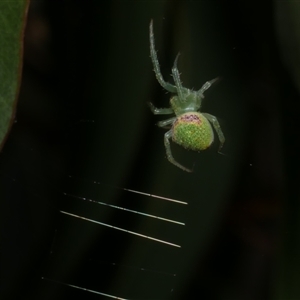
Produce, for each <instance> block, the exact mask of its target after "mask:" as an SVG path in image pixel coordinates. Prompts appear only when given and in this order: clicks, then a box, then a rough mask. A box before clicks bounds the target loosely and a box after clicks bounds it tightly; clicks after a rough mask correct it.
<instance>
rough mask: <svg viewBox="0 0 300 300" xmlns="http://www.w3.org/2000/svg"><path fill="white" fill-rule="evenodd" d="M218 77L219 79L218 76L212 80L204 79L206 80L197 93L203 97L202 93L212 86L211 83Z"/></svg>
mask: <svg viewBox="0 0 300 300" xmlns="http://www.w3.org/2000/svg"><path fill="white" fill-rule="evenodd" d="M219 79H220V78H219V77H217V78H215V79H213V80H211V81H206V82H205V83H204V84H203V85H202V87H201V89H200V90H199V91H197V94H199V95H200V96H201V98H204V95H203V93H204V92H205V91H206V90H208V89H209V88H210V87H211V86H212V84H213V83H215V82H216V81H218V80H219Z"/></svg>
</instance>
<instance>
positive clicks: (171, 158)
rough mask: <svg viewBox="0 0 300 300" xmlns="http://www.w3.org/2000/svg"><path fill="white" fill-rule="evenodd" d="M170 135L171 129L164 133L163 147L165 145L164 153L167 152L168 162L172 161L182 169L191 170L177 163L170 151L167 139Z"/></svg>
mask: <svg viewBox="0 0 300 300" xmlns="http://www.w3.org/2000/svg"><path fill="white" fill-rule="evenodd" d="M171 137H172V129H171V130H169V131H168V132H166V133H165V139H164V141H165V147H166V154H167V158H168V160H169V162H170V163H172V164H173V165H175V166H176V167H178V168H180V169H182V170H183V171H186V172H193V170H190V169H188V168H186V167H184V166H182V165H181V164H180V163H178V162H177V161H176V160H175V159H174V157H173V155H172V152H171V146H170V141H169V140H170V138H171Z"/></svg>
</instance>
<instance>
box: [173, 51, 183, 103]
mask: <svg viewBox="0 0 300 300" xmlns="http://www.w3.org/2000/svg"><path fill="white" fill-rule="evenodd" d="M179 55H180V53H178V54H177V56H176V58H175V61H174V65H173V68H172V75H173V79H174V82H175V85H176V87H177V93H178V96H179V99H180V100H181V101H182V100H183V99H184V98H183V95H182V90H183V89H184V88H183V86H182V84H181V81H180V75H179V71H178V68H177V60H178V57H179Z"/></svg>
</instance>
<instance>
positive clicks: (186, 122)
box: [149, 20, 225, 172]
mask: <svg viewBox="0 0 300 300" xmlns="http://www.w3.org/2000/svg"><path fill="white" fill-rule="evenodd" d="M150 56H151V60H152V63H153V67H154V72H155V76H156V79H157V81H158V82H159V84H160V85H161V86H162V87H163V88H164V89H165V90H167V91H168V92H170V93H172V94H176V95H175V96H173V97H172V98H171V99H170V105H171V107H169V108H157V107H155V106H154V105H153V104H152V103H151V102H149V106H150V109H151V111H152V112H153V114H155V115H169V114H175V117H173V118H170V119H167V120H164V121H160V122H158V124H157V125H158V126H159V127H163V128H168V127H170V126H171V129H170V130H169V131H167V132H166V133H165V138H164V144H165V148H166V154H167V158H168V160H169V161H170V162H171V163H172V164H174V165H175V166H177V167H178V168H180V169H182V170H184V171H187V172H192V170H191V169H188V168H186V167H184V166H182V165H181V164H180V163H178V162H177V161H176V160H175V159H174V157H173V155H172V152H171V147H170V139H171V138H172V140H173V142H175V143H177V144H179V145H181V146H183V147H184V148H186V149H188V150H194V151H201V150H205V149H207V148H208V147H209V146H210V145H211V144H212V142H213V141H214V132H213V129H212V127H211V124H210V123H212V125H213V127H214V129H215V131H216V132H217V135H218V137H219V140H220V146H219V151H220V150H221V148H222V146H223V144H224V142H225V137H224V135H223V132H222V130H221V127H220V124H219V122H218V120H217V118H216V117H215V116H213V115H210V114H208V113H200V107H201V102H202V99H203V98H204V95H203V93H204V92H205V91H206V90H207V89H209V88H210V87H211V85H212V84H213V83H214V82H216V81H217V80H218V78H215V79H213V80H211V81H207V82H206V83H204V85H203V86H202V87H201V89H200V90H198V91H193V90H190V89H188V88H185V87H183V86H182V84H181V81H180V77H179V71H178V69H177V60H178V56H179V54H178V55H177V56H176V59H175V61H174V65H173V68H172V76H173V79H174V82H175V85H173V84H170V83H168V82H165V81H164V79H163V76H162V74H161V72H160V67H159V62H158V58H157V53H156V51H155V45H154V34H153V21H152V20H151V22H150Z"/></svg>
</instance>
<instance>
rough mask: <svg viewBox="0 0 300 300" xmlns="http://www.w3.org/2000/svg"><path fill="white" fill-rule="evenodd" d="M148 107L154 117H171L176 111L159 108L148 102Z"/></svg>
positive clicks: (169, 108)
mask: <svg viewBox="0 0 300 300" xmlns="http://www.w3.org/2000/svg"><path fill="white" fill-rule="evenodd" d="M148 105H149V107H150V109H151V111H152V112H153V114H154V115H170V114H174V110H173V109H172V108H171V107H168V108H157V107H155V106H154V105H153V104H152V103H151V102H148Z"/></svg>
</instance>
